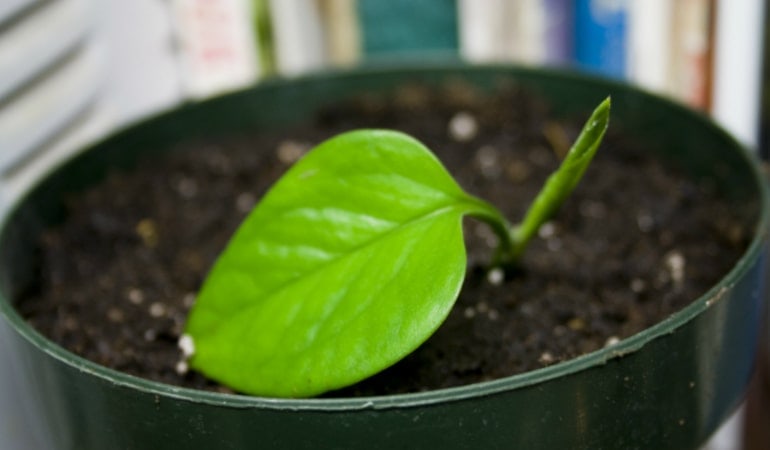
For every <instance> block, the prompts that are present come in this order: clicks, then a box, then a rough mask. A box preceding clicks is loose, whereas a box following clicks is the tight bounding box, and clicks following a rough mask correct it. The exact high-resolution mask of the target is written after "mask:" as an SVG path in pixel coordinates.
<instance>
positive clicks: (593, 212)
mask: <svg viewBox="0 0 770 450" xmlns="http://www.w3.org/2000/svg"><path fill="white" fill-rule="evenodd" d="M580 215H581V216H583V217H585V218H588V219H604V218H605V217H607V207H606V206H604V203H601V202H597V201H593V200H586V201H584V202H582V203H580Z"/></svg>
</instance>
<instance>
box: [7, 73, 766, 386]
mask: <svg viewBox="0 0 770 450" xmlns="http://www.w3.org/2000/svg"><path fill="white" fill-rule="evenodd" d="M598 100H600V99H597V102H598ZM585 117H587V114H586V116H585ZM583 119H584V117H583V118H577V119H576V120H575V121H574V122H562V121H557V120H554V119H552V118H550V116H549V114H548V106H547V105H545V104H544V103H543V102H541V101H540V100H538V99H536V98H534V97H533V96H531V95H529V94H526V93H524V92H521V91H520V90H519V89H517V88H516V87H515V86H508V87H506V88H504V89H502V90H501V91H500V92H497V93H496V94H495V95H493V96H487V95H482V94H479V93H477V92H474V91H473V90H472V89H470V88H468V87H466V86H463V85H461V84H456V85H455V84H452V85H448V86H446V87H444V88H442V89H440V90H438V91H431V90H428V89H424V88H422V87H419V86H407V87H404V88H402V89H399V90H398V91H396V92H394V93H392V94H391V95H370V96H364V97H360V98H357V99H353V100H350V101H346V102H344V103H342V104H339V105H336V106H334V107H333V108H328V109H326V110H324V111H323V112H321V113H320V114H319V115H318V117H317V119H316V120H315V121H314V122H313V123H308V124H304V125H301V126H297V127H295V128H291V129H288V130H282V131H280V132H270V133H253V134H248V135H239V136H231V137H228V138H224V139H210V140H207V141H195V142H187V143H182V144H180V145H179V148H178V149H176V151H174V152H172V153H171V154H169V155H168V156H166V157H163V158H160V159H154V160H152V161H146V162H144V163H143V164H141V165H140V167H139V168H138V169H137V170H135V171H132V172H130V173H113V174H111V175H110V176H109V177H108V178H107V179H106V180H105V181H104V182H102V183H101V184H100V185H98V186H96V187H94V188H93V189H91V190H89V191H87V192H85V193H82V194H80V195H77V196H73V197H71V198H69V200H68V207H69V216H68V218H67V219H66V221H65V222H64V223H63V224H61V225H60V226H57V227H56V228H55V229H51V230H50V231H49V232H47V233H45V235H44V236H42V238H41V255H42V256H41V268H40V271H41V272H40V279H41V284H40V288H39V291H37V292H33V293H31V294H30V295H29V296H28V298H25V299H23V301H21V303H20V304H19V309H20V311H21V312H22V313H23V315H24V316H25V317H27V318H28V320H29V321H30V322H31V323H32V324H33V325H34V326H35V327H36V328H37V329H39V330H40V331H41V332H42V333H44V334H45V335H47V336H49V337H50V338H52V339H53V340H54V341H56V342H58V343H59V344H61V345H62V346H64V347H65V348H67V349H69V350H71V351H73V352H74V353H77V354H79V355H82V356H84V357H86V358H88V359H91V360H93V361H95V362H97V363H99V364H102V365H105V366H108V367H112V368H115V369H118V370H121V371H124V372H128V373H131V374H135V375H138V376H141V377H145V378H149V379H153V380H158V381H162V382H166V383H170V384H175V385H182V386H188V387H195V388H204V389H212V390H220V391H227V389H226V388H224V387H221V386H218V385H217V384H215V383H213V382H211V381H208V380H206V379H205V378H204V377H202V376H201V375H199V374H195V373H191V372H188V373H186V374H181V375H180V373H178V371H177V363H178V361H180V359H181V355H180V352H179V350H178V348H177V340H178V338H179V336H180V333H181V332H182V329H183V326H184V322H185V316H186V312H187V310H188V308H190V306H191V305H192V303H193V302H194V299H195V292H196V291H197V290H198V288H199V287H200V285H201V282H202V280H203V278H204V276H205V274H206V272H207V270H208V268H209V267H210V265H211V264H212V262H213V260H214V259H215V258H216V256H217V254H218V253H219V252H220V251H221V249H222V248H223V247H224V245H225V244H226V242H227V240H228V237H229V236H230V235H231V233H232V232H233V231H234V230H235V228H236V227H237V226H238V224H239V223H240V221H241V220H242V218H243V217H244V216H245V214H246V213H247V212H248V211H249V210H250V209H251V208H252V206H253V205H254V204H255V202H257V200H258V199H259V198H260V196H261V195H262V194H263V193H264V192H265V190H266V189H267V188H268V186H269V185H270V184H271V183H272V182H273V181H275V180H276V179H277V178H278V177H279V176H280V175H281V174H282V173H283V172H284V171H285V170H286V169H287V167H288V166H289V165H290V164H291V163H292V162H293V161H295V160H296V159H297V158H298V157H299V156H301V155H302V154H303V153H304V152H305V151H306V150H307V149H309V148H310V147H312V146H313V145H315V144H316V143H318V142H320V141H321V140H323V139H325V138H328V137H330V136H332V135H334V134H336V133H338V132H341V131H343V130H347V129H351V128H361V127H382V128H393V129H399V130H403V131H406V132H407V133H410V134H412V135H414V136H415V137H417V138H418V139H420V140H421V141H423V142H424V143H425V144H426V145H427V146H428V147H429V148H431V149H433V150H434V151H435V152H436V153H437V154H438V156H439V158H440V159H441V160H442V161H443V162H444V164H445V165H446V166H447V167H448V169H449V171H450V172H451V173H452V174H453V175H454V176H455V177H456V178H457V179H458V181H459V183H460V184H461V185H462V186H463V187H464V188H465V189H466V190H468V191H469V192H471V193H474V194H476V195H478V196H480V197H482V198H484V199H487V200H488V201H490V202H492V203H493V204H495V205H496V206H498V207H499V208H501V209H502V210H503V211H504V212H505V214H506V215H507V217H509V218H510V219H511V220H514V221H515V220H518V219H519V218H521V217H522V215H523V214H524V211H525V209H526V207H527V206H528V204H529V202H530V201H531V199H532V198H533V197H534V195H535V194H536V192H537V191H538V190H539V189H540V187H541V186H542V184H543V181H544V180H545V178H546V177H547V175H548V174H549V173H550V172H551V171H552V170H553V169H554V168H555V167H556V165H557V163H558V160H559V157H560V155H563V154H564V153H565V151H566V150H567V148H568V145H569V143H570V142H572V140H573V139H574V137H575V136H576V134H577V132H578V131H579V125H580V124H581V123H580V122H581V120H583ZM739 209H740V208H739ZM744 210H745V211H748V210H750V208H749V207H748V205H747V206H746V208H744ZM749 219H750V217H749V218H747V217H746V215H744V214H742V213H738V212H736V208H735V205H732V207H728V205H727V204H726V202H724V201H721V200H719V199H718V198H716V196H715V195H714V193H713V192H712V190H711V187H710V185H709V184H708V183H703V182H695V181H692V180H689V179H687V178H685V177H683V176H681V175H680V174H678V173H677V172H676V171H674V170H673V169H669V168H666V167H664V166H662V165H661V164H660V163H659V162H657V161H656V160H655V159H653V158H652V157H651V156H650V151H649V149H648V148H646V147H644V145H642V144H640V143H637V142H635V141H634V140H632V139H630V138H628V137H626V136H624V135H623V133H622V130H620V129H619V128H618V127H613V126H612V124H611V127H610V132H609V133H608V136H607V138H606V140H605V143H604V144H603V145H602V148H601V149H600V151H599V153H598V155H597V157H596V160H595V162H594V163H593V164H592V166H591V167H590V168H589V170H588V172H587V173H586V176H585V178H584V180H583V181H582V182H581V184H580V185H579V187H578V188H577V190H576V192H575V193H574V195H573V197H572V198H570V199H569V200H568V201H567V203H566V204H565V206H564V207H563V208H562V210H561V211H560V212H559V213H558V215H557V216H556V217H555V218H554V219H553V220H552V221H551V222H549V223H548V224H546V225H545V226H544V227H543V228H542V229H541V232H540V238H539V239H537V240H536V241H535V242H533V243H532V244H531V246H530V248H529V249H528V250H527V252H526V254H525V256H524V258H523V261H522V265H521V268H520V269H519V270H517V271H510V272H509V273H507V274H506V276H505V279H504V280H503V281H502V282H501V283H494V282H493V280H491V279H490V277H489V276H488V275H487V271H486V263H487V262H488V261H489V256H490V254H491V251H492V248H493V247H494V245H495V240H494V235H493V234H492V232H491V231H490V230H489V229H488V228H487V227H486V225H483V224H481V223H478V222H474V221H472V220H468V221H466V223H465V227H466V242H467V246H468V255H469V256H468V258H469V264H468V273H467V277H466V281H465V285H464V287H463V290H462V292H461V294H460V297H459V299H458V301H457V304H456V306H455V307H454V309H453V311H452V313H451V314H450V316H449V318H448V319H447V321H446V322H445V323H444V324H443V325H442V326H441V328H440V329H439V330H438V331H437V332H436V333H435V335H434V336H432V337H431V338H430V339H429V340H428V341H427V342H426V343H425V344H424V345H423V346H422V347H420V348H419V349H418V350H417V351H415V352H414V353H413V354H411V355H409V356H407V357H406V358H405V359H404V360H403V361H401V362H399V363H398V364H396V365H395V366H393V367H392V368H390V369H388V370H386V371H384V372H383V373H381V374H379V375H377V376H374V377H372V378H370V379H369V380H366V381H364V382H362V383H360V384H358V385H356V386H353V387H350V388H347V389H344V390H342V391H339V392H335V393H332V394H329V395H332V396H348V395H377V394H386V393H402V392H414V391H422V390H427V389H434V388H442V387H449V386H457V385H462V384H467V383H472V382H477V381H481V380H489V379H495V378H499V377H504V376H507V375H511V374H516V373H520V372H524V371H528V370H532V369H536V368H540V367H543V366H547V365H550V364H554V363H557V362H559V361H563V360H566V359H569V358H573V357H575V356H578V355H581V354H585V353H587V352H591V351H593V350H596V349H599V348H602V347H603V346H606V345H613V343H615V342H617V341H618V340H619V339H623V338H625V337H627V336H630V335H632V334H634V333H637V332H639V331H641V330H642V329H644V328H647V327H649V326H650V325H652V324H654V323H656V322H659V321H660V320H661V319H663V318H665V317H667V316H669V315H670V314H672V313H674V312H676V311H677V310H679V309H681V308H682V307H683V306H685V305H687V304H688V303H689V302H691V301H693V300H694V299H696V298H697V297H698V296H700V295H701V294H703V293H704V292H705V291H706V290H707V289H708V288H709V287H710V286H712V285H713V284H714V283H716V282H717V281H718V280H719V279H720V278H722V277H723V276H724V274H725V273H726V272H727V271H728V270H729V269H730V268H731V267H732V265H733V264H734V263H735V262H736V260H737V259H738V258H739V256H740V255H741V253H742V252H743V251H744V249H745V248H746V245H747V242H748V239H749V237H750V236H751V233H752V227H751V225H750V224H751V223H752V221H751V220H749ZM425 282H426V283H430V282H431V280H425Z"/></svg>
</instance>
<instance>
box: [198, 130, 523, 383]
mask: <svg viewBox="0 0 770 450" xmlns="http://www.w3.org/2000/svg"><path fill="white" fill-rule="evenodd" d="M465 215H473V216H477V217H479V218H481V219H482V220H485V221H487V222H490V223H491V224H492V225H493V227H495V229H496V230H498V232H499V233H503V234H505V235H507V234H508V233H507V231H505V230H506V229H507V224H506V223H505V220H504V219H503V218H502V217H501V215H500V214H499V212H498V211H497V210H495V209H494V208H493V207H491V206H490V205H488V204H487V203H485V202H483V201H481V200H479V199H476V198H475V197H472V196H470V195H468V194H466V193H465V192H463V190H462V189H461V188H460V187H459V186H458V185H457V184H456V183H455V181H454V180H453V179H452V177H451V176H450V175H449V174H448V173H447V172H446V170H445V169H444V168H443V166H442V165H441V164H440V162H439V161H438V160H437V159H436V158H435V156H433V154H432V153H430V151H428V150H427V149H426V148H425V147H424V146H423V145H422V144H420V143H419V142H417V141H416V140H414V139H412V138H411V137H409V136H406V135H404V134H402V133H398V132H394V131H382V130H362V131H353V132H349V133H345V134H342V135H339V136H337V137H335V138H332V139H330V140H328V141H326V142H324V143H322V144H321V145H320V146H318V147H317V148H315V149H314V150H313V151H311V152H310V153H308V154H307V155H306V156H305V157H304V158H303V159H302V160H300V161H299V162H298V163H297V164H296V165H295V166H294V167H292V168H291V169H290V170H289V171H288V172H287V173H286V175H284V177H283V178H281V179H280V180H279V181H278V183H277V184H276V185H275V186H274V187H273V188H272V189H271V191H270V192H269V193H268V194H267V195H266V196H265V197H264V199H263V200H262V201H261V202H260V203H259V204H258V205H257V206H256V208H255V209H254V210H253V211H252V213H251V214H250V215H249V216H248V217H247V218H246V220H245V221H244V223H243V224H242V225H241V227H240V228H239V230H238V231H237V233H236V234H235V236H234V237H233V239H232V240H231V242H230V243H229V245H228V247H227V248H226V250H225V251H224V253H223V254H222V255H221V256H220V258H219V259H218V261H217V262H216V264H215V266H214V267H213V269H212V271H211V273H210V274H209V276H208V278H207V280H206V282H205V283H204V286H203V288H202V290H201V292H200V293H199V296H198V298H197V301H196V304H195V306H194V308H193V310H192V311H191V314H190V316H189V318H188V323H187V327H186V334H188V335H189V336H191V337H192V339H193V342H194V346H195V353H194V355H193V357H192V358H191V360H190V365H191V366H192V367H193V368H195V369H196V370H198V371H200V372H202V373H204V374H206V375H207V376H209V377H210V378H213V379H216V380H218V381H220V382H223V383H225V384H227V385H229V386H231V387H233V388H234V389H236V390H239V391H242V392H245V393H250V394H255V395H266V396H280V397H304V396H312V395H316V394H319V393H322V392H325V391H328V390H331V389H336V388H340V387H343V386H346V385H349V384H352V383H355V382H357V381H359V380H361V379H364V378H366V377H368V376H370V375H373V374H374V373H376V372H378V371H380V370H382V369H384V368H386V367H388V366H390V365H392V364H393V363H395V362H396V361H398V360H399V359H401V358H402V357H404V356H405V355H407V354H408V353H410V352H411V351H413V350H414V349H415V348H417V347H418V346H419V345H420V344H421V343H422V342H424V341H425V340H426V339H427V338H428V337H429V336H430V335H431V334H432V333H433V332H434V331H435V329H436V328H438V326H439V325H440V324H441V323H442V322H443V321H444V319H445V318H446V316H447V314H448V313H449V310H450V309H451V307H452V305H453V304H454V301H455V299H456V297H457V294H458V292H459V289H460V286H461V284H462V280H463V277H464V275H465V264H466V256H465V247H464V243H463V236H462V218H463V216H465Z"/></svg>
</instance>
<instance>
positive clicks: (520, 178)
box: [505, 160, 532, 183]
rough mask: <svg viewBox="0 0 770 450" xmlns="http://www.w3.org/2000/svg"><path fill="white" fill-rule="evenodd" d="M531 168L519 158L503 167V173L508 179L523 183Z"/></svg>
mask: <svg viewBox="0 0 770 450" xmlns="http://www.w3.org/2000/svg"><path fill="white" fill-rule="evenodd" d="M531 172H532V169H530V167H529V164H527V163H526V162H524V161H520V160H513V161H511V162H510V163H508V165H507V166H506V167H505V173H506V175H508V179H509V180H511V181H513V182H514V183H523V182H525V181H527V179H528V178H529V175H530V173H531Z"/></svg>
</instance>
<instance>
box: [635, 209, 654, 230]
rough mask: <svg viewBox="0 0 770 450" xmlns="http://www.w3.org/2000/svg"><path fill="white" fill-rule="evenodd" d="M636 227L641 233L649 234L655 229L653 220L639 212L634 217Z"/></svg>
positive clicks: (646, 214) (644, 213)
mask: <svg viewBox="0 0 770 450" xmlns="http://www.w3.org/2000/svg"><path fill="white" fill-rule="evenodd" d="M636 226H637V227H639V231H641V232H642V233H649V232H650V231H652V229H653V228H654V227H655V219H653V217H652V216H651V215H650V214H649V213H647V212H644V211H640V212H639V213H638V214H637V215H636Z"/></svg>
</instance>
